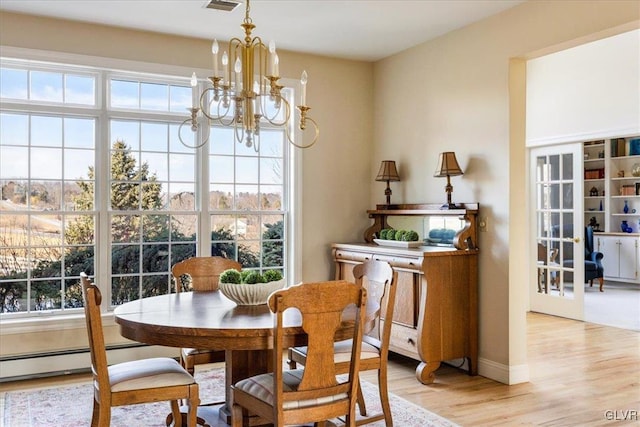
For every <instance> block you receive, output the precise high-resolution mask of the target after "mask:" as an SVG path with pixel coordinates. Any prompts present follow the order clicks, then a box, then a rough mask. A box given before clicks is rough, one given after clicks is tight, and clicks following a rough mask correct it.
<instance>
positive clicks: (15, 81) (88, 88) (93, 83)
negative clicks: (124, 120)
mask: <svg viewBox="0 0 640 427" xmlns="http://www.w3.org/2000/svg"><path fill="white" fill-rule="evenodd" d="M96 96H97V78H96V76H95V75H94V74H91V73H83V72H81V71H80V70H77V71H69V72H62V71H49V70H38V69H29V68H17V67H16V68H14V67H8V66H3V67H1V68H0V97H1V98H2V100H3V101H7V100H20V101H31V102H34V103H50V104H67V105H83V106H96V105H97V100H96V99H97V98H96Z"/></svg>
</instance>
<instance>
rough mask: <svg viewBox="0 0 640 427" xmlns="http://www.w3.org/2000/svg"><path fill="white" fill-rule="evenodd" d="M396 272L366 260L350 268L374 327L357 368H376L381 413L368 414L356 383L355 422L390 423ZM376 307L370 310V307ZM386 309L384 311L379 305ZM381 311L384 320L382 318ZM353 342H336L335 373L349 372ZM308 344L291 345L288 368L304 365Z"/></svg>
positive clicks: (368, 369)
mask: <svg viewBox="0 0 640 427" xmlns="http://www.w3.org/2000/svg"><path fill="white" fill-rule="evenodd" d="M397 275H398V273H396V272H395V271H394V270H393V268H391V266H390V265H389V263H387V262H385V261H377V260H368V261H365V262H364V263H362V264H358V265H356V266H355V267H354V268H353V276H354V278H355V280H356V283H357V284H359V285H362V286H364V287H365V288H366V289H367V295H368V303H367V306H368V311H369V316H373V322H374V323H375V324H374V327H373V329H371V331H369V332H367V334H365V335H364V337H363V343H362V351H361V356H360V358H361V360H360V371H370V370H374V369H375V370H377V371H378V393H379V396H380V404H381V406H382V413H381V414H375V415H369V416H367V409H366V404H365V401H364V396H363V394H362V388H361V387H360V386H358V407H359V408H360V414H361V415H362V416H363V417H365V418H362V419H360V420H358V422H357V424H358V425H361V424H368V423H371V422H374V421H378V420H382V419H384V420H385V424H386V425H387V426H392V425H393V420H392V417H391V407H390V405H389V392H388V388H387V359H388V355H389V340H390V338H391V324H392V322H391V319H393V308H394V305H395V295H396V282H397ZM373 306H375V307H377V309H376V311H375V312H373V311H372V307H373ZM383 307H384V308H385V311H384V313H383V312H382V308H383ZM381 314H382V315H384V318H385V321H381V319H380V318H381ZM352 343H353V342H352V341H351V340H346V341H339V342H337V343H335V346H334V351H335V363H336V370H337V372H338V373H345V372H348V369H349V356H350V355H351V347H352ZM307 351H308V348H307V347H293V348H290V349H289V351H288V355H289V358H288V363H289V368H290V369H296V367H297V365H298V364H300V365H304V366H306V365H307V359H308V357H307Z"/></svg>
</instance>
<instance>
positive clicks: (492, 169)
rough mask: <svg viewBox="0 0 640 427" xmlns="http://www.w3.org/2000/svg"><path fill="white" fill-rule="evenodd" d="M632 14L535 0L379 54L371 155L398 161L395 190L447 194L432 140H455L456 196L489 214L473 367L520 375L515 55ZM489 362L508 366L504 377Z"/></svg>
mask: <svg viewBox="0 0 640 427" xmlns="http://www.w3.org/2000/svg"><path fill="white" fill-rule="evenodd" d="M639 18H640V3H639V2H638V1H531V2H527V3H525V4H522V5H520V6H518V7H515V8H513V9H510V10H507V11H506V12H504V13H502V14H499V15H497V16H494V17H491V18H488V19H486V20H484V21H481V22H479V23H476V24H474V25H471V26H468V27H466V28H463V29H461V30H458V31H454V32H451V33H449V34H447V35H445V36H443V37H440V38H438V39H435V40H433V41H430V42H428V43H424V44H421V45H419V46H417V47H414V48H411V49H409V50H407V51H404V52H402V53H399V54H397V55H394V56H392V57H389V58H386V59H384V60H382V61H380V62H378V63H376V65H375V73H374V91H373V92H374V130H375V132H374V137H375V140H374V141H375V147H374V150H373V159H372V161H373V164H376V163H377V162H378V161H379V160H382V159H383V158H384V159H386V158H391V159H396V160H397V161H398V162H399V164H398V166H399V172H400V174H401V175H402V179H403V180H402V182H401V183H400V185H399V187H400V189H399V191H394V194H395V195H397V196H396V197H395V201H397V202H398V203H400V202H406V203H411V202H439V201H444V200H445V193H444V185H445V180H444V179H442V178H433V172H434V170H435V167H436V160H437V155H438V153H439V152H441V151H455V152H456V155H457V157H458V161H459V162H460V165H461V167H462V168H463V170H464V171H465V175H464V176H461V177H453V178H452V179H451V180H452V184H453V187H454V191H453V200H454V202H455V201H458V202H465V201H467V202H479V203H480V208H481V216H482V217H487V218H488V231H487V232H485V233H481V234H480V239H479V240H480V293H479V297H480V358H481V363H480V373H481V374H483V372H484V374H486V375H488V376H492V377H499V378H502V380H504V381H507V382H512V381H516V382H517V381H518V378H517V377H518V376H521V377H526V372H524V373H522V372H520V370H521V369H523V367H524V370H525V371H526V340H525V309H526V298H527V285H528V280H529V278H528V275H527V271H528V270H527V265H528V264H527V258H526V256H525V254H526V248H527V244H526V237H527V236H526V231H527V230H528V227H527V226H526V224H527V210H526V200H527V199H526V197H525V194H526V187H525V182H526V180H525V179H524V177H525V173H526V172H525V171H526V168H525V156H526V152H525V150H524V78H525V68H524V63H523V61H522V60H520V61H519V60H518V59H517V58H524V57H525V56H527V55H532V54H534V53H539V52H543V51H544V50H547V51H551V50H557V49H559V45H561V44H564V45H566V46H569V45H572V44H576V43H579V41H578V40H577V39H580V38H584V39H585V40H586V39H592V38H594V37H597V36H596V35H595V34H599V33H600V32H602V31H604V30H608V29H611V28H613V27H618V26H620V25H622V24H628V23H629V22H632V21H636V22H635V24H634V25H637V20H638V19H639ZM512 59H513V61H511V60H512ZM510 64H512V66H511V67H512V68H511V70H510ZM510 79H511V80H510ZM510 90H511V93H510ZM510 94H511V98H510ZM378 190H379V189H378V188H372V190H371V204H373V203H374V201H376V200H379V198H380V196H379V191H378ZM510 305H511V307H510ZM483 361H484V362H487V363H484V364H483ZM496 363H497V364H498V365H503V366H508V371H509V372H506V375H507V378H505V377H504V376H503V375H500V373H499V372H498V375H496V374H495V372H494V371H493V370H492V366H491V365H492V364H496ZM493 368H495V366H494V367H493ZM499 370H500V368H498V371H499Z"/></svg>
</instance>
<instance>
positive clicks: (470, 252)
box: [332, 205, 478, 384]
mask: <svg viewBox="0 0 640 427" xmlns="http://www.w3.org/2000/svg"><path fill="white" fill-rule="evenodd" d="M407 206H409V205H403V207H405V208H406V207H407ZM412 206H420V207H424V206H426V205H412ZM474 207H475V208H476V209H470V210H466V209H461V210H456V211H459V212H453V211H441V210H435V211H432V210H431V209H427V210H425V209H417V210H420V211H421V213H420V215H438V216H442V215H459V216H460V217H461V219H464V220H465V221H464V222H465V223H466V226H465V227H463V229H461V230H460V233H459V235H460V236H461V238H460V239H458V240H457V242H458V243H459V245H460V246H461V245H462V242H466V243H465V246H468V247H470V248H472V249H457V248H456V247H437V246H419V247H417V248H397V247H389V246H379V245H377V244H372V243H336V244H333V245H332V254H333V259H334V261H335V278H336V279H344V280H350V281H353V280H354V277H353V272H352V270H353V267H354V266H355V265H357V264H359V263H361V262H363V261H365V260H369V259H376V260H382V261H387V262H389V264H390V265H391V266H392V267H393V268H394V270H395V271H397V272H398V283H397V290H396V302H395V308H394V315H393V325H392V327H391V342H390V345H389V349H390V350H391V351H393V352H395V353H399V354H402V355H404V356H407V357H410V358H413V359H415V360H418V361H420V364H419V365H418V367H417V368H416V377H417V378H418V380H419V381H420V382H422V383H423V384H430V383H432V382H433V381H434V380H435V374H434V372H435V370H436V369H438V367H439V366H440V363H441V362H443V361H446V360H453V359H458V358H464V359H466V361H467V363H468V372H469V374H470V375H477V373H478V249H477V241H476V240H475V238H476V236H477V234H476V231H477V230H476V227H475V224H476V221H475V219H476V216H477V212H478V211H477V205H474ZM371 212H380V210H377V211H369V213H371ZM394 214H395V211H394V210H393V209H385V210H384V214H383V215H384V216H385V218H384V221H381V220H379V217H377V218H374V219H375V221H376V224H378V225H377V226H378V227H379V226H380V224H383V223H384V224H385V228H387V227H388V224H387V222H386V217H387V216H393V215H394ZM398 215H406V209H403V210H402V213H399V214H398ZM469 219H471V220H472V221H469ZM470 224H471V225H470ZM462 237H464V239H463V238H462ZM469 239H470V240H469ZM456 246H457V245H456ZM382 317H383V318H384V313H383V316H382ZM384 320H385V321H386V320H387V319H384Z"/></svg>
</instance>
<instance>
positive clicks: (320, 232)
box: [0, 0, 640, 382]
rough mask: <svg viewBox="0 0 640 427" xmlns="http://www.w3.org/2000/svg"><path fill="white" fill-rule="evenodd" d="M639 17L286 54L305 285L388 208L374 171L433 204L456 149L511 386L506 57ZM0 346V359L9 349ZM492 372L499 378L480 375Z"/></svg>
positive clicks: (546, 22)
mask: <svg viewBox="0 0 640 427" xmlns="http://www.w3.org/2000/svg"><path fill="white" fill-rule="evenodd" d="M639 18H640V11H639V3H638V1H637V0H633V1H615V0H612V1H557V0H556V1H531V2H528V3H525V4H523V5H521V6H518V7H516V8H514V9H511V10H508V11H506V12H505V13H502V14H500V15H497V16H495V17H491V18H489V19H487V20H485V21H482V22H480V23H477V24H474V25H471V26H469V27H467V28H464V29H461V30H458V31H455V32H452V33H449V34H447V35H445V36H443V37H440V38H438V39H436V40H433V41H431V42H428V43H424V44H422V45H419V46H417V47H415V48H412V49H410V50H407V51H405V52H402V53H400V54H398V55H395V56H392V57H389V58H387V59H385V60H382V61H380V62H378V63H376V64H375V65H374V66H373V65H371V64H368V63H361V62H355V61H344V60H336V59H330V58H324V57H317V56H311V55H300V54H295V53H291V52H283V53H282V54H281V64H282V65H281V70H282V72H283V74H284V75H285V76H288V77H292V78H296V77H298V76H299V74H300V71H301V70H302V68H303V67H304V68H306V69H307V71H308V72H309V75H310V79H311V81H310V87H309V91H308V100H309V103H310V104H311V106H312V107H313V110H312V111H311V112H312V113H313V116H314V117H315V118H316V119H317V121H318V123H320V126H321V140H320V142H319V143H318V145H317V146H316V147H314V148H312V149H311V150H308V151H304V152H303V153H302V155H303V157H304V161H303V177H304V179H303V200H304V208H303V214H304V217H303V221H304V228H303V247H302V254H303V279H305V280H315V279H324V278H327V277H329V275H330V270H331V265H330V262H329V250H328V245H329V244H330V243H331V242H334V241H356V240H359V239H360V236H361V233H362V231H363V230H364V228H366V226H367V225H368V224H369V220H368V219H367V217H366V214H365V210H366V209H369V208H371V207H373V206H374V205H375V204H376V203H382V202H383V191H384V190H383V189H384V186H383V185H382V183H376V182H374V181H373V178H374V175H375V172H376V171H377V167H378V165H379V162H380V160H383V159H387V158H388V159H395V160H396V161H397V162H398V166H399V172H400V174H401V177H402V182H399V183H392V188H393V201H394V202H397V203H400V202H406V203H411V202H416V203H417V202H440V201H444V198H445V193H444V184H445V181H444V179H439V178H433V171H434V169H435V162H436V158H437V154H438V153H439V152H441V151H448V150H453V151H456V153H457V155H458V160H459V161H460V164H461V166H462V167H463V169H464V171H465V175H464V176H462V177H454V178H452V184H453V186H454V192H453V199H454V201H458V202H460V201H468V202H479V203H480V204H481V214H482V216H486V217H488V231H487V232H486V233H482V234H481V236H480V249H481V257H480V357H481V359H482V360H483V361H486V362H487V363H485V365H481V373H483V372H484V374H485V375H487V376H491V377H493V378H497V379H500V380H502V381H506V382H509V381H512V380H513V378H506V379H505V377H504V375H503V374H504V372H500V369H506V370H507V371H508V372H507V373H506V375H507V377H509V376H517V375H513V373H512V372H511V371H512V370H517V369H518V367H520V366H525V367H526V340H525V338H524V336H525V312H524V310H525V307H526V294H527V288H526V286H527V283H528V277H527V274H526V271H527V268H526V266H527V262H526V255H525V252H526V251H525V249H526V247H527V245H526V235H525V230H526V229H527V227H526V226H525V224H526V221H527V218H526V209H525V205H526V203H525V201H526V197H525V194H526V189H525V180H524V173H525V154H526V153H525V150H524V121H523V115H524V110H523V108H522V106H523V102H524V98H523V96H524V88H523V86H522V84H523V81H524V80H523V79H524V77H525V75H524V67H523V64H522V62H520V61H518V60H514V61H511V59H512V58H518V57H525V56H527V55H533V54H535V53H539V52H542V51H545V50H551V51H553V50H557V49H559V47H558V46H559V45H561V44H566V45H567V46H569V45H574V44H576V43H577V41H576V40H577V39H580V38H593V37H596V36H594V35H595V34H598V33H600V32H601V31H604V30H608V29H611V28H614V27H617V26H619V25H621V24H625V23H629V22H631V21H637V20H638V19H639ZM636 25H637V24H636ZM257 32H258V33H259V27H258V29H257ZM0 42H1V43H2V44H4V45H8V46H19V47H28V48H35V49H42V50H54V51H63V52H72V53H79V54H88V55H97V56H105V57H113V58H120V59H130V60H138V61H149V62H157V63H163V64H174V65H186V66H193V67H205V68H206V67H207V66H208V51H209V42H208V41H206V40H194V39H186V38H179V37H169V36H163V35H157V34H151V33H141V32H132V31H126V30H120V29H113V28H108V27H100V26H88V25H82V24H76V23H71V22H64V21H58V20H49V19H41V18H35V17H28V16H21V15H15V14H6V13H5V14H1V15H0ZM511 62H513V64H514V65H513V69H512V70H511V72H510V63H511ZM510 88H511V90H512V94H511V99H510ZM372 106H373V108H372ZM510 306H511V307H510ZM22 339H25V337H22ZM26 339H28V338H26ZM2 341H3V342H2V348H1V349H0V354H6V352H8V351H9V349H10V344H11V343H7V340H2ZM23 348H24V346H23ZM492 364H495V365H497V366H498V367H497V368H496V371H491V370H490V369H488V368H486V367H487V366H488V367H490V366H491V365H492ZM483 366H484V368H483ZM504 367H506V368H504ZM482 369H484V371H483V370H482ZM515 380H516V381H517V378H516V379H515Z"/></svg>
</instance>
